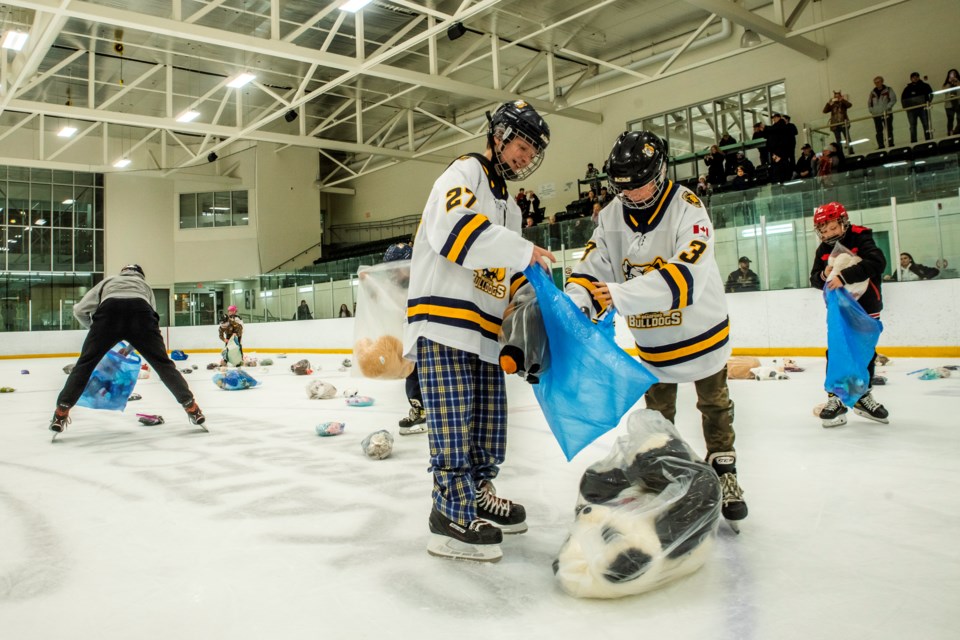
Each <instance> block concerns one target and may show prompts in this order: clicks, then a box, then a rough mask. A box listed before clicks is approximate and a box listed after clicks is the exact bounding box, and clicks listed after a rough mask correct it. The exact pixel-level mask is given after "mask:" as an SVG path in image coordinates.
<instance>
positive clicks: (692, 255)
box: [677, 240, 707, 264]
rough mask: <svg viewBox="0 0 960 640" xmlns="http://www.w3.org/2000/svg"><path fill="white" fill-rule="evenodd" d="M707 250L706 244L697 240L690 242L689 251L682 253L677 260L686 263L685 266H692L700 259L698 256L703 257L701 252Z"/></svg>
mask: <svg viewBox="0 0 960 640" xmlns="http://www.w3.org/2000/svg"><path fill="white" fill-rule="evenodd" d="M706 250H707V243H705V242H701V241H699V240H691V241H690V250H689V251H684V252H682V253H681V254H680V255H679V256H677V257H678V258H680V259H681V260H683V261H684V262H686V263H687V264H694V263H696V261H697V260H699V259H700V256H702V255H703V252H704V251H706Z"/></svg>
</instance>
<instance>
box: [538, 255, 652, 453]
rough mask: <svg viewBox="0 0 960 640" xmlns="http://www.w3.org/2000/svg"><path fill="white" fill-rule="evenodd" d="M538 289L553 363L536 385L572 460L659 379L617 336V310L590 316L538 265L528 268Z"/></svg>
mask: <svg viewBox="0 0 960 640" xmlns="http://www.w3.org/2000/svg"><path fill="white" fill-rule="evenodd" d="M524 274H525V275H526V276H527V280H529V281H530V284H531V285H533V288H534V290H535V291H536V292H537V300H538V302H539V304H540V312H541V313H542V314H543V325H544V328H545V329H546V332H547V348H548V351H549V354H550V368H549V369H547V371H546V372H545V373H544V374H543V375H542V376H541V377H540V383H539V384H536V385H533V392H534V395H535V396H536V398H537V402H539V403H540V408H541V409H543V414H544V416H545V417H546V419H547V424H548V425H550V430H551V431H552V432H553V435H554V437H555V438H556V439H557V442H558V443H560V448H561V449H562V450H563V454H564V455H565V456H566V457H567V460H572V459H573V457H574V456H575V455H577V454H578V453H579V452H580V451H581V450H582V449H583V448H584V447H586V446H587V445H589V444H590V443H591V442H593V441H594V440H596V439H597V438H599V437H600V436H602V435H603V434H605V433H606V432H607V431H610V430H611V429H613V428H614V427H616V426H617V425H618V424H619V423H620V420H621V418H623V416H624V415H626V413H627V411H629V410H630V408H631V407H632V406H633V405H634V404H636V403H637V401H638V400H639V399H640V398H641V397H642V396H643V394H644V393H646V391H647V389H649V388H650V385H652V384H653V383H655V382H657V378H656V377H655V376H654V375H653V374H652V373H650V372H649V371H647V369H646V368H645V367H644V366H643V365H642V364H640V362H638V361H637V360H635V359H634V358H633V357H631V356H630V355H629V354H627V352H626V351H624V350H623V349H621V348H620V346H619V345H617V343H616V342H615V340H614V329H613V319H614V314H613V313H608V314H607V317H605V318H603V319H602V320H601V321H600V322H599V323H598V324H594V323H593V322H591V321H590V319H589V318H587V317H586V315H584V314H583V312H582V311H580V310H579V309H577V307H576V305H574V303H573V301H572V300H571V299H570V298H569V297H567V295H566V294H565V293H563V291H561V290H560V289H558V288H557V287H556V285H554V283H553V280H552V279H551V277H550V275H549V274H548V273H547V272H546V271H544V270H543V269H542V268H541V267H540V266H539V265H533V266H531V267H527V269H525V270H524Z"/></svg>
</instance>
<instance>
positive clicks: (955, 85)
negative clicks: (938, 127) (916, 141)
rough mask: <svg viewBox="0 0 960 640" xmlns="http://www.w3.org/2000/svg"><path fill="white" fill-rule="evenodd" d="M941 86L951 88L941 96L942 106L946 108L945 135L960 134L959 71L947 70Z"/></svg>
mask: <svg viewBox="0 0 960 640" xmlns="http://www.w3.org/2000/svg"><path fill="white" fill-rule="evenodd" d="M943 88H944V89H952V91H951V92H950V93H947V94H945V95H944V96H943V108H944V109H946V110H947V135H948V136H956V135H960V71H957V70H956V69H950V71H947V78H946V79H945V80H944V81H943ZM954 123H956V124H954Z"/></svg>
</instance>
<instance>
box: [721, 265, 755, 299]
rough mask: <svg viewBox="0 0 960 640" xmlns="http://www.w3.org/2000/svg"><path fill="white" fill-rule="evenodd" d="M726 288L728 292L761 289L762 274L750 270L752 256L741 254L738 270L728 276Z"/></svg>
mask: <svg viewBox="0 0 960 640" xmlns="http://www.w3.org/2000/svg"><path fill="white" fill-rule="evenodd" d="M726 289H727V293H737V292H739V291H759V290H760V276H758V275H757V274H756V273H754V272H753V271H751V270H750V258H748V257H747V256H740V261H739V266H738V268H737V270H736V271H734V272H732V273H731V274H730V275H729V276H727V285H726Z"/></svg>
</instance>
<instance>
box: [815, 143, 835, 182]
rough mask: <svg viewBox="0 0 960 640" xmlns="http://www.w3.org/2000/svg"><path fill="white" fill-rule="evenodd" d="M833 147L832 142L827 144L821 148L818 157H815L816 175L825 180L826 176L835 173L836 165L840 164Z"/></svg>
mask: <svg viewBox="0 0 960 640" xmlns="http://www.w3.org/2000/svg"><path fill="white" fill-rule="evenodd" d="M834 148H835V147H833V146H832V143H831V144H828V145H827V146H825V147H824V148H823V151H822V152H821V154H820V157H819V158H817V177H818V178H821V179H822V180H824V181H825V182H826V179H827V178H829V177H830V176H831V175H832V174H834V173H836V170H837V167H838V166H839V165H840V158H838V157H837V156H836V155H835V154H834V153H833V149H834Z"/></svg>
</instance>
